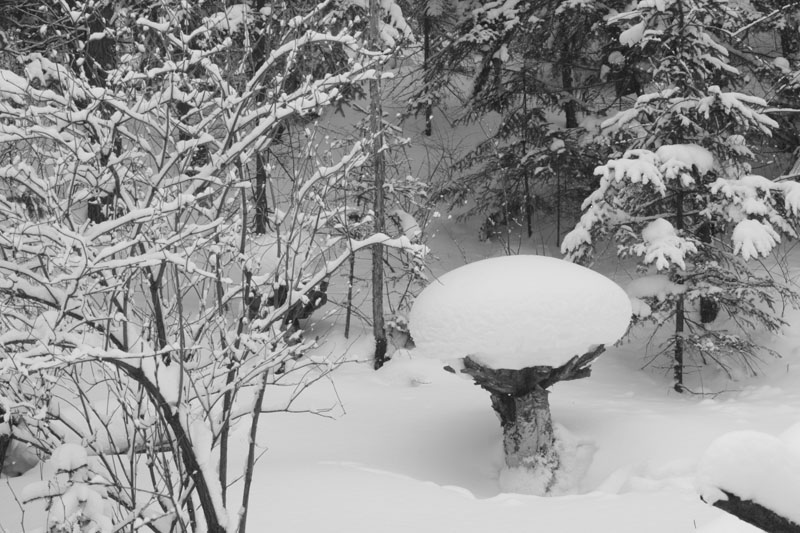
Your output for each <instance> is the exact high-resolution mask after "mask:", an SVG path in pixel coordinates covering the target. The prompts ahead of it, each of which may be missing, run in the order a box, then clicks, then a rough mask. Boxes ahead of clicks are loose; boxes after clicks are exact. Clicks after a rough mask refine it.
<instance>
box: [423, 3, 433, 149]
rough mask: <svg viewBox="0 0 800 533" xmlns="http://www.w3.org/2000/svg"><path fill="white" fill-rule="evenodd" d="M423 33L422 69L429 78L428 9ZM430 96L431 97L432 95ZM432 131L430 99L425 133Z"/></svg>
mask: <svg viewBox="0 0 800 533" xmlns="http://www.w3.org/2000/svg"><path fill="white" fill-rule="evenodd" d="M422 34H423V45H422V53H423V57H422V70H423V72H424V75H425V78H426V79H427V77H428V62H429V60H430V57H431V18H430V16H429V15H428V13H427V11H426V13H425V14H424V15H423V18H422ZM428 98H430V96H429V97H428ZM431 133H433V106H432V105H431V103H430V100H428V102H427V103H426V104H425V135H427V136H428V137H430V136H431Z"/></svg>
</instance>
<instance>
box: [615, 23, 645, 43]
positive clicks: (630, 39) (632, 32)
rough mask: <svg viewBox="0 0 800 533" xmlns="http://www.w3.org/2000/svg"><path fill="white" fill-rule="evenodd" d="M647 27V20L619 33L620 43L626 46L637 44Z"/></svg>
mask: <svg viewBox="0 0 800 533" xmlns="http://www.w3.org/2000/svg"><path fill="white" fill-rule="evenodd" d="M645 28H647V23H646V22H645V21H641V22H639V23H637V24H634V25H633V26H631V27H630V28H628V29H626V30H625V31H623V32H622V33H621V34H620V35H619V43H620V44H621V45H624V46H634V45H636V44H637V43H639V42H640V41H641V40H642V38H643V37H644V30H645Z"/></svg>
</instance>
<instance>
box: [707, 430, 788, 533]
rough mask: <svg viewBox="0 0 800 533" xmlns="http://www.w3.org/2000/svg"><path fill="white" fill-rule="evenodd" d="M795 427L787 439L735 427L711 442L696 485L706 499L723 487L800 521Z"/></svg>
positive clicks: (719, 495)
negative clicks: (735, 428) (739, 429)
mask: <svg viewBox="0 0 800 533" xmlns="http://www.w3.org/2000/svg"><path fill="white" fill-rule="evenodd" d="M796 432H797V430H796V429H794V428H793V429H792V431H790V432H788V433H787V436H791V441H790V442H786V441H785V440H781V439H779V438H777V437H774V436H772V435H768V434H766V433H761V432H759V431H734V432H731V433H727V434H725V435H723V436H721V437H719V438H718V439H717V440H715V441H714V442H712V443H711V445H710V446H709V447H708V449H707V450H706V452H705V454H704V455H703V457H702V459H701V460H700V464H699V466H698V470H697V480H696V482H697V488H698V490H699V492H700V495H701V496H702V497H703V499H704V500H705V501H706V502H708V503H713V502H715V501H718V500H724V499H726V496H725V494H723V492H722V491H723V490H724V491H725V492H728V493H732V494H735V495H736V496H738V497H739V498H741V499H743V500H752V501H754V502H756V503H758V504H760V505H762V506H764V507H766V508H767V509H770V510H772V511H774V512H775V513H777V514H779V515H781V516H783V517H785V518H787V519H789V520H791V521H793V522H795V523H798V524H800V452H798V449H797V448H796V444H797V443H796V441H794V437H795V436H796Z"/></svg>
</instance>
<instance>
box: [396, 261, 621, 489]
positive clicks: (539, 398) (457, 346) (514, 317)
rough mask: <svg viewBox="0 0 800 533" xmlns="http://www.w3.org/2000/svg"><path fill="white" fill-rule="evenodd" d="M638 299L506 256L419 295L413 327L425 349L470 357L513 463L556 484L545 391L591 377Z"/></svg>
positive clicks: (610, 285) (561, 269)
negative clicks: (486, 392) (606, 347)
mask: <svg viewBox="0 0 800 533" xmlns="http://www.w3.org/2000/svg"><path fill="white" fill-rule="evenodd" d="M630 319H631V302H630V299H629V297H628V295H627V294H626V293H625V291H624V290H623V289H622V288H621V287H619V286H618V285H617V284H616V283H614V282H613V281H611V280H610V279H608V278H606V277H605V276H603V275H601V274H598V273H597V272H594V271H592V270H589V269H588V268H584V267H582V266H579V265H576V264H574V263H570V262H568V261H564V260H561V259H556V258H553V257H544V256H531V255H519V256H507V257H498V258H493V259H486V260H483V261H477V262H474V263H470V264H468V265H465V266H463V267H460V268H457V269H455V270H453V271H451V272H448V273H447V274H445V275H443V276H441V277H440V278H438V279H436V280H434V281H433V282H432V283H431V284H430V285H429V286H428V287H426V288H425V290H423V291H422V293H421V294H420V295H419V296H418V297H417V299H416V301H415V302H414V306H413V308H412V310H411V314H410V316H409V329H410V331H411V335H412V337H413V338H414V342H415V343H416V346H417V349H418V350H420V351H421V352H422V353H424V354H426V355H430V356H433V357H437V358H440V359H446V360H452V359H461V360H463V369H462V370H461V371H462V372H464V373H466V374H468V375H470V376H471V377H472V378H473V379H474V380H475V382H476V383H477V384H478V385H480V386H481V387H482V388H484V389H485V390H487V391H489V393H490V394H491V399H492V407H493V408H494V410H495V411H496V412H497V414H498V415H499V417H500V421H501V424H502V427H503V444H504V450H505V459H506V465H507V467H508V468H510V469H517V468H521V469H525V470H527V471H530V472H531V473H532V474H533V475H537V476H539V475H544V476H549V478H550V479H551V481H552V482H551V483H549V484H548V485H549V486H551V485H552V483H555V480H556V470H557V467H558V464H559V458H558V456H557V453H556V450H555V446H554V436H553V428H552V421H551V417H550V405H549V401H548V391H547V388H548V387H550V386H552V385H553V384H555V383H556V382H558V381H564V380H572V379H578V378H583V377H587V376H588V375H589V373H590V371H591V370H590V365H591V363H592V362H593V361H594V360H595V359H596V358H597V357H598V356H599V355H600V354H601V353H602V352H603V351H604V347H605V345H607V344H610V343H614V342H616V341H617V340H619V339H620V338H621V337H622V336H623V335H624V334H625V332H626V331H627V329H628V326H629V324H630Z"/></svg>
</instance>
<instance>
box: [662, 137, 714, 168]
mask: <svg viewBox="0 0 800 533" xmlns="http://www.w3.org/2000/svg"><path fill="white" fill-rule="evenodd" d="M656 155H657V156H658V157H659V158H660V159H661V160H662V161H664V162H667V161H669V160H672V159H674V160H676V161H680V162H681V163H683V164H684V165H686V167H687V168H692V167H693V166H694V167H695V168H697V171H698V172H699V173H700V174H701V175H704V174H708V173H709V172H711V171H712V170H713V169H714V155H713V154H712V153H711V152H709V151H708V150H707V149H705V148H703V147H702V146H699V145H697V144H671V145H664V146H661V147H659V148H658V150H656Z"/></svg>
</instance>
